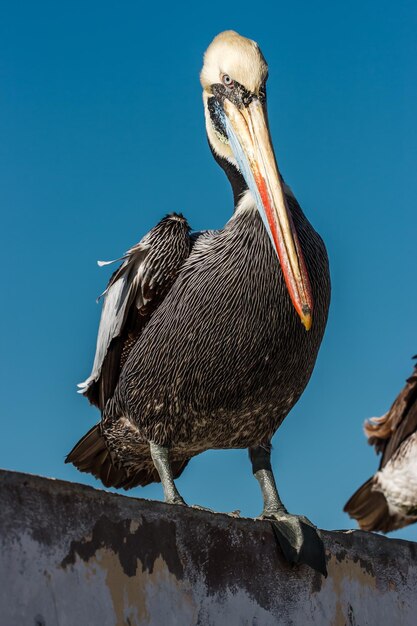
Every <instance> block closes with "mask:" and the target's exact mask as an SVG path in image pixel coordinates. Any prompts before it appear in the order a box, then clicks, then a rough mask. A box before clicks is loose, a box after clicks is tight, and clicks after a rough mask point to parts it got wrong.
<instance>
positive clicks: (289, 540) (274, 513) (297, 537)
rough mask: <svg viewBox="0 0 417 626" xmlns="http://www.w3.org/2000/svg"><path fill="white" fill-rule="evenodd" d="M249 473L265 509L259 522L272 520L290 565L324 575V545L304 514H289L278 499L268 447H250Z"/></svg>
mask: <svg viewBox="0 0 417 626" xmlns="http://www.w3.org/2000/svg"><path fill="white" fill-rule="evenodd" d="M249 457H250V460H251V462H252V471H253V474H254V476H255V478H256V480H257V481H258V483H259V485H260V487H261V491H262V497H263V501H264V508H263V511H262V513H261V515H260V518H258V519H264V520H271V523H272V528H273V531H274V535H275V538H276V540H277V542H278V544H279V546H280V547H281V550H282V552H283V554H284V557H285V559H286V560H287V561H289V562H290V563H298V564H301V563H305V564H306V565H309V566H310V567H312V568H313V569H315V570H317V571H318V572H321V573H322V574H323V575H324V576H327V570H326V559H325V553H324V546H323V542H322V539H321V537H320V534H319V531H318V530H317V528H316V527H315V526H314V524H312V523H311V522H310V520H308V519H307V518H306V517H305V516H304V515H293V514H291V513H288V511H287V509H286V508H285V506H284V505H283V503H282V501H281V498H280V497H279V494H278V490H277V486H276V484H275V478H274V474H273V472H272V467H271V445H270V444H268V445H266V446H257V447H254V448H249Z"/></svg>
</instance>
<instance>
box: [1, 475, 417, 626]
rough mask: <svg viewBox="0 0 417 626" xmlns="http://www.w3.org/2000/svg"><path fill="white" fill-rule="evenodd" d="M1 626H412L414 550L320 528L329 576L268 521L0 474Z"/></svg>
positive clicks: (416, 610)
mask: <svg viewBox="0 0 417 626" xmlns="http://www.w3.org/2000/svg"><path fill="white" fill-rule="evenodd" d="M0 503H1V504H0V507H1V508H0V537H1V541H2V557H1V560H0V580H1V586H0V624H1V625H2V626H26V625H27V626H95V625H97V626H115V625H117V626H121V625H123V626H124V625H126V626H137V625H141V626H142V625H145V624H146V625H148V624H151V625H157V626H165V625H178V626H191V625H192V626H197V625H199V626H212V625H213V626H223V625H224V626H235V625H236V626H243V625H251V626H255V625H256V626H272V625H274V626H276V625H277V624H279V625H287V624H288V625H289V624H292V625H297V626H298V625H299V626H307V625H310V624H317V625H319V626H327V625H330V624H331V625H335V626H336V625H340V626H342V625H343V626H344V625H345V624H346V625H351V626H367V625H372V626H373V625H375V626H376V625H378V626H383V625H390V626H391V625H393V626H394V625H395V626H399V625H404V626H411V625H412V624H416V623H417V622H416V619H417V618H416V616H417V593H416V589H417V544H414V543H411V542H407V541H400V540H393V539H387V538H385V537H381V536H378V535H374V534H370V533H364V532H360V531H354V532H352V531H350V532H328V531H323V537H324V541H325V545H326V551H327V560H328V570H329V576H328V578H327V579H324V578H323V577H322V576H321V575H320V574H318V573H315V572H313V571H312V570H310V569H309V568H308V567H306V566H302V567H291V566H289V565H288V564H287V563H285V562H284V561H283V559H282V556H281V554H280V553H279V550H278V548H277V545H276V543H275V539H274V536H273V532H272V529H271V526H270V524H269V523H268V522H254V521H253V520H249V519H234V518H231V517H228V516H227V515H220V514H211V513H207V512H200V511H196V510H192V509H187V508H183V507H179V506H169V505H165V504H162V503H160V502H150V501H147V500H137V499H134V498H128V497H126V496H119V495H114V494H110V493H106V492H104V491H99V490H96V489H93V488H91V487H85V486H83V485H78V484H72V483H67V482H63V481H58V480H51V479H46V478H40V477H37V476H30V475H27V474H18V473H14V472H4V471H0Z"/></svg>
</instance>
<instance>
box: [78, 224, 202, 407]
mask: <svg viewBox="0 0 417 626" xmlns="http://www.w3.org/2000/svg"><path fill="white" fill-rule="evenodd" d="M191 243H192V241H191V238H190V228H189V226H188V223H187V221H186V220H185V218H184V217H183V216H182V215H178V214H175V213H172V214H170V215H167V216H166V217H165V218H164V219H162V220H161V221H160V222H159V224H157V225H156V226H155V227H154V228H153V229H152V230H151V231H150V232H149V233H148V234H147V235H145V237H144V238H143V239H142V240H141V241H140V242H139V243H138V244H136V245H135V246H133V247H132V248H130V250H128V251H127V252H126V253H125V254H124V256H123V257H122V258H121V259H117V260H121V261H123V262H122V264H121V265H120V267H118V269H117V270H116V271H115V272H114V273H113V275H112V276H111V278H110V280H109V283H108V285H107V288H106V290H105V291H104V293H103V294H102V296H100V297H102V298H103V308H102V312H101V318H100V326H99V330H98V336H97V346H96V353H95V357H94V363H93V368H92V371H91V374H90V376H89V377H88V378H87V379H86V380H85V381H84V382H82V383H80V384H79V385H78V387H79V393H82V394H83V395H85V396H86V397H87V398H88V399H89V400H90V402H91V403H92V404H95V405H96V406H98V407H99V408H100V409H103V408H104V406H105V404H106V402H107V400H108V399H109V397H111V396H112V395H113V392H114V389H115V387H116V385H117V381H118V379H119V375H120V371H121V368H122V367H123V365H124V363H125V361H126V359H127V357H128V355H129V353H130V350H131V349H132V347H133V346H134V344H135V343H136V341H137V339H138V337H139V335H140V333H141V332H142V330H143V328H144V327H145V325H146V323H147V322H148V320H149V319H150V317H151V315H152V312H153V311H154V310H155V309H156V308H157V307H158V305H159V304H160V303H161V301H162V300H163V299H164V297H165V296H166V294H167V293H168V291H169V289H170V288H171V287H172V285H173V283H174V282H175V279H176V277H177V275H178V272H179V270H180V268H181V266H182V264H183V263H184V261H185V259H186V258H187V257H188V256H189V254H190V249H191ZM112 262H114V261H110V262H99V265H106V264H108V263H112Z"/></svg>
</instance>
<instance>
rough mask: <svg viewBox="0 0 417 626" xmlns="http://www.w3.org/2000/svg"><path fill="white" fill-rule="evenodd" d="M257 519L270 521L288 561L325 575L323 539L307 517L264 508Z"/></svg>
mask: <svg viewBox="0 0 417 626" xmlns="http://www.w3.org/2000/svg"><path fill="white" fill-rule="evenodd" d="M257 519H263V520H269V521H270V522H271V525H272V529H273V531H274V535H275V539H276V541H277V543H278V544H279V546H280V548H281V550H282V552H283V554H284V557H285V559H286V560H287V561H288V562H289V563H297V564H299V565H300V564H302V563H304V564H305V565H309V566H310V567H312V568H313V569H315V570H316V571H318V572H320V573H321V574H323V576H326V577H327V568H326V557H325V552H324V545H323V541H322V539H321V536H320V533H319V531H318V530H317V528H316V527H315V526H314V524H313V523H312V522H310V520H309V519H307V517H305V516H304V515H291V513H287V512H284V511H280V510H277V511H273V510H264V511H263V513H262V515H261V516H260V517H259V518H257Z"/></svg>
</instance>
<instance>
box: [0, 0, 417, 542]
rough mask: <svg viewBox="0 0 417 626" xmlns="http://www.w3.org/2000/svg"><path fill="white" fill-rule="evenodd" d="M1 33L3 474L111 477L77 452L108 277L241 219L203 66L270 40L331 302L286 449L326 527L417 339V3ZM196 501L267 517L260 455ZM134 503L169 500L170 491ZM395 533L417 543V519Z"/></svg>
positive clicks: (226, 472) (204, 488) (241, 6)
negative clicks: (72, 462) (222, 49)
mask: <svg viewBox="0 0 417 626" xmlns="http://www.w3.org/2000/svg"><path fill="white" fill-rule="evenodd" d="M1 13H2V15H1V19H0V83H1V93H0V137H1V139H0V206H1V212H2V220H1V221H2V228H1V233H0V237H1V245H0V251H1V255H2V260H3V264H2V267H3V294H4V298H3V300H2V307H1V309H0V327H1V329H2V339H1V341H2V354H3V358H2V359H1V373H0V380H1V383H2V407H1V417H2V437H1V438H0V465H1V466H3V467H6V468H9V469H15V470H20V471H25V472H33V473H37V474H43V475H46V476H55V477H57V478H63V479H66V480H71V481H78V482H83V483H88V484H94V485H96V486H97V487H99V486H100V485H99V483H97V482H96V481H95V480H94V479H93V478H91V479H90V478H89V476H87V475H85V474H80V473H78V472H77V471H76V470H75V468H73V467H72V466H71V467H69V466H65V465H64V463H63V460H64V456H65V454H66V453H67V452H68V450H69V449H70V448H71V447H72V445H73V444H74V443H75V441H76V440H78V438H79V437H80V436H81V435H82V434H84V432H85V431H86V430H87V429H88V428H90V426H91V425H92V424H93V423H95V422H96V421H97V420H98V418H99V415H98V413H97V411H96V410H95V409H94V408H92V407H90V406H89V405H88V402H87V401H86V400H85V399H84V398H82V397H80V396H78V395H77V394H76V393H75V386H76V383H77V382H79V381H81V380H83V379H84V378H85V377H86V376H87V375H88V373H89V371H90V367H91V363H92V358H93V353H94V345H95V337H96V330H97V324H98V318H99V314H100V308H99V306H97V305H96V303H95V298H96V296H97V295H98V294H99V293H101V291H102V290H103V286H104V285H105V283H106V281H107V278H108V275H109V271H110V270H106V269H99V268H98V267H97V266H96V260H97V259H102V258H115V257H116V256H118V255H120V253H121V252H123V251H124V250H125V249H127V248H128V247H129V246H130V245H131V244H133V243H135V242H136V241H137V240H139V239H140V238H141V236H142V235H143V234H144V233H145V232H147V231H148V230H149V229H150V228H151V227H152V226H153V225H154V224H155V223H156V222H157V221H158V220H159V219H160V218H161V216H162V215H163V214H164V213H166V212H168V211H172V210H176V211H183V212H184V213H185V215H186V216H187V217H188V219H189V221H190V223H191V224H192V226H193V228H195V229H201V228H207V227H221V226H222V225H223V224H224V223H225V222H226V221H227V219H228V218H229V216H230V215H231V212H232V195H231V192H230V190H229V188H228V183H227V181H226V178H225V176H224V175H223V173H222V172H221V170H220V169H219V168H218V166H217V165H216V164H215V162H214V161H213V159H212V157H211V155H210V152H209V149H208V147H207V142H206V137H205V131H204V119H203V108H202V101H201V89H200V85H199V78H198V75H199V70H200V68H201V62H202V55H203V52H204V50H205V48H206V47H207V45H208V44H209V43H210V41H211V39H212V38H213V37H214V35H216V34H217V33H218V32H220V31H221V30H225V29H229V28H233V29H235V30H237V31H238V32H240V33H241V34H243V35H246V36H249V37H251V38H253V39H256V40H257V41H258V42H259V44H260V46H261V48H262V50H263V52H264V55H265V57H266V59H267V61H268V63H269V68H270V72H269V74H270V79H269V83H268V108H269V116H270V125H271V131H272V136H273V140H274V145H275V149H276V154H277V158H278V161H279V163H280V167H281V170H282V172H283V175H284V177H285V179H286V181H287V182H288V183H289V184H290V185H291V187H292V188H293V191H294V192H295V194H296V196H297V198H298V200H299V201H300V203H301V205H302V207H303V209H304V211H305V212H306V214H307V215H308V217H309V219H310V220H311V222H312V223H313V225H314V226H315V228H316V229H317V230H318V231H319V232H320V233H321V235H322V236H323V238H324V240H325V242H326V244H327V247H328V252H329V256H330V262H331V271H332V280H333V300H332V306H331V311H330V319H329V324H328V328H327V333H326V336H325V340H324V342H323V346H322V349H321V352H320V355H319V359H318V362H317V366H316V369H315V372H314V374H313V377H312V380H311V382H310V384H309V386H308V388H307V390H306V392H305V393H304V395H303V397H302V399H301V400H300V402H299V403H298V404H297V406H296V407H295V408H294V409H293V411H292V412H291V414H290V415H289V416H288V418H287V419H286V421H285V422H284V424H283V426H282V427H281V429H280V430H279V431H278V433H277V434H276V436H275V438H274V456H273V463H274V468H275V472H276V477H277V482H278V485H279V488H280V492H281V495H282V497H283V499H284V501H285V503H286V505H287V507H288V508H289V510H291V511H293V512H299V513H304V514H306V515H308V516H309V517H310V518H311V519H312V520H313V521H314V522H315V523H317V524H318V525H319V526H321V527H323V528H330V529H331V528H349V527H351V526H352V522H351V521H350V520H349V518H348V517H347V516H346V515H345V514H344V513H343V512H342V507H343V504H344V503H345V501H346V499H347V498H348V497H349V496H350V495H351V493H352V492H353V490H354V489H356V488H357V487H358V486H359V484H361V483H362V482H363V481H364V480H365V479H367V478H368V477H369V476H370V475H371V474H372V473H373V472H374V471H375V469H376V467H377V458H376V456H375V454H374V453H373V450H372V449H371V448H370V447H368V446H367V445H366V441H365V439H364V437H363V435H362V430H361V427H362V422H363V420H364V419H365V418H366V417H369V416H372V415H380V414H382V413H384V412H385V411H386V410H387V409H388V407H389V406H390V404H391V402H392V401H393V399H394V397H395V395H396V394H397V393H398V392H399V390H400V389H401V387H402V386H403V383H404V379H405V378H406V377H407V376H408V375H409V373H410V372H411V368H412V363H411V360H410V357H411V356H412V355H413V354H414V353H416V352H417V345H416V343H417V342H416V330H415V319H416V307H417V290H416V288H415V275H416V234H417V211H416V198H417V182H416V171H417V132H416V120H415V105H416V96H417V93H416V92H417V80H416V79H417V76H416V58H417V50H416V48H417V40H416V37H415V33H416V31H417V5H416V4H415V2H411V1H410V2H406V1H400V2H397V3H395V6H394V3H392V2H385V1H382V2H367V1H361V2H359V1H356V0H355V1H353V2H350V3H334V2H330V1H323V2H320V1H318V2H315V3H312V2H297V1H294V2H291V3H289V2H286V3H282V2H274V3H270V6H268V5H267V4H266V3H263V4H260V3H257V4H255V3H253V2H248V1H246V0H241V1H240V2H216V0H213V1H212V2H210V3H193V4H192V5H189V6H186V5H184V4H177V3H173V4H169V5H164V4H161V3H149V4H147V5H144V4H143V3H139V2H132V1H125V2H123V3H115V2H106V1H101V2H93V1H92V2H88V3H85V2H78V1H74V0H72V1H71V2H68V1H66V0H65V1H63V2H60V3H55V2H54V3H52V2H41V3H33V2H15V3H8V6H5V5H3V8H2V10H1ZM178 486H179V488H180V490H181V492H182V493H183V495H184V497H185V498H186V500H187V501H189V502H190V503H193V502H196V503H199V504H202V505H206V506H209V507H212V508H214V509H216V510H220V511H230V510H233V509H241V511H242V514H245V515H256V514H258V513H259V512H260V510H261V498H260V494H259V492H258V487H257V484H256V481H255V480H254V479H253V477H252V475H251V470H250V464H249V461H248V459H247V453H246V451H244V450H238V451H217V452H208V453H205V454H204V455H201V456H200V457H197V458H195V459H194V460H193V461H192V462H191V464H190V465H189V467H188V468H187V470H186V472H185V473H184V475H183V477H181V479H180V480H179V481H178ZM131 495H132V496H136V497H146V498H156V499H159V498H161V495H162V494H161V488H160V486H159V485H153V486H150V487H147V488H145V489H143V490H141V489H136V490H133V491H132V492H131ZM396 535H398V536H400V537H403V538H408V539H414V540H417V526H412V527H410V528H408V529H405V530H404V531H402V532H399V533H396Z"/></svg>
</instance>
